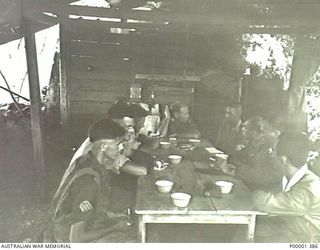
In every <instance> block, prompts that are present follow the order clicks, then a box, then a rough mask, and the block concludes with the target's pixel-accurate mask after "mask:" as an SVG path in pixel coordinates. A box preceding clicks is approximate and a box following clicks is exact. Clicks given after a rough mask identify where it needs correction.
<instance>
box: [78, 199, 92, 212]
mask: <svg viewBox="0 0 320 250" xmlns="http://www.w3.org/2000/svg"><path fill="white" fill-rule="evenodd" d="M79 208H80V210H81V212H88V211H89V210H91V209H93V206H92V205H91V203H90V201H83V202H81V203H80V205H79Z"/></svg>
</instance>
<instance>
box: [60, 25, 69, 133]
mask: <svg viewBox="0 0 320 250" xmlns="http://www.w3.org/2000/svg"><path fill="white" fill-rule="evenodd" d="M65 25H67V24H64V23H63V24H61V23H60V63H59V65H60V69H59V71H60V74H59V75H60V122H61V124H62V125H63V127H64V128H66V126H67V124H68V121H69V115H70V114H69V113H70V112H69V110H70V109H69V98H68V96H69V94H68V55H67V51H68V38H67V29H66V27H65Z"/></svg>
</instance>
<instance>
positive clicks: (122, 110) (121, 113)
mask: <svg viewBox="0 0 320 250" xmlns="http://www.w3.org/2000/svg"><path fill="white" fill-rule="evenodd" d="M124 117H131V118H133V117H132V116H131V114H130V112H129V105H128V104H126V103H123V102H118V103H115V104H113V105H112V106H111V107H110V109H109V111H108V118H110V119H123V118H124Z"/></svg>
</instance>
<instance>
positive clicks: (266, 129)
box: [224, 117, 281, 190]
mask: <svg viewBox="0 0 320 250" xmlns="http://www.w3.org/2000/svg"><path fill="white" fill-rule="evenodd" d="M243 133H244V136H245V138H246V140H248V143H247V146H246V147H245V148H243V149H242V150H240V151H239V152H236V153H235V154H234V155H232V156H231V157H230V160H229V162H230V163H231V164H233V165H234V166H235V169H234V170H233V171H232V172H229V170H230V169H228V168H226V169H224V171H225V172H226V173H228V172H229V173H230V174H233V175H235V176H237V177H239V178H240V179H242V180H243V181H244V182H245V183H246V185H247V186H248V187H249V188H251V189H256V188H260V189H264V190H270V189H272V188H276V187H277V186H278V183H279V180H280V179H281V169H280V168H279V166H278V164H277V162H276V160H275V157H274V145H275V143H276V140H277V138H276V135H277V134H276V133H274V130H273V129H272V127H271V126H270V125H269V124H268V122H267V121H265V120H263V119H262V118H261V117H251V118H249V119H248V120H247V121H246V122H245V124H244V127H243Z"/></svg>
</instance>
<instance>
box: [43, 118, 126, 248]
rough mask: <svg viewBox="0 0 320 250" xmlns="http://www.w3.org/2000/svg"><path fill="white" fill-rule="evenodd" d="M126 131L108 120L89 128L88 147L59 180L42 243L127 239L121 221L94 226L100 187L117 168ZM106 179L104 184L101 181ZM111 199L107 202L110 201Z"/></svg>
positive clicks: (117, 240) (119, 240)
mask: <svg viewBox="0 0 320 250" xmlns="http://www.w3.org/2000/svg"><path fill="white" fill-rule="evenodd" d="M124 134H125V130H124V129H123V128H122V127H121V126H119V125H118V124H117V123H115V122H113V121H112V120H110V119H104V120H101V121H98V122H97V123H95V124H94V125H93V126H92V127H91V128H90V130H89V140H90V142H91V144H92V147H91V149H90V150H89V152H88V153H87V154H86V155H83V156H81V157H80V158H78V159H77V160H76V162H75V165H76V167H74V168H73V170H72V171H71V173H70V174H69V175H68V176H67V177H66V178H65V179H63V180H62V181H61V184H60V187H61V188H59V190H58V191H57V193H56V194H55V197H54V199H53V202H52V209H51V211H52V217H51V220H50V226H49V227H48V229H47V230H46V232H45V233H44V236H45V237H44V238H45V239H44V240H45V242H96V241H102V242H103V241H104V242H122V241H127V240H128V241H130V240H129V239H128V238H127V237H126V234H124V233H123V230H124V229H125V228H126V227H127V226H124V224H125V223H124V222H123V221H122V222H121V221H120V222H119V223H115V224H112V225H111V224H110V225H109V226H105V227H104V228H99V229H97V228H94V227H93V226H92V225H94V220H95V217H94V216H95V215H96V210H97V207H98V203H99V201H98V200H99V197H100V190H101V186H102V185H104V186H106V187H108V191H109V192H110V185H108V184H110V179H111V178H112V176H113V174H114V172H117V171H118V167H119V166H118V165H115V160H116V159H117V157H118V156H119V153H120V152H119V146H120V145H121V138H122V137H123V136H124ZM104 182H106V183H104ZM109 202H110V201H109Z"/></svg>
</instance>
